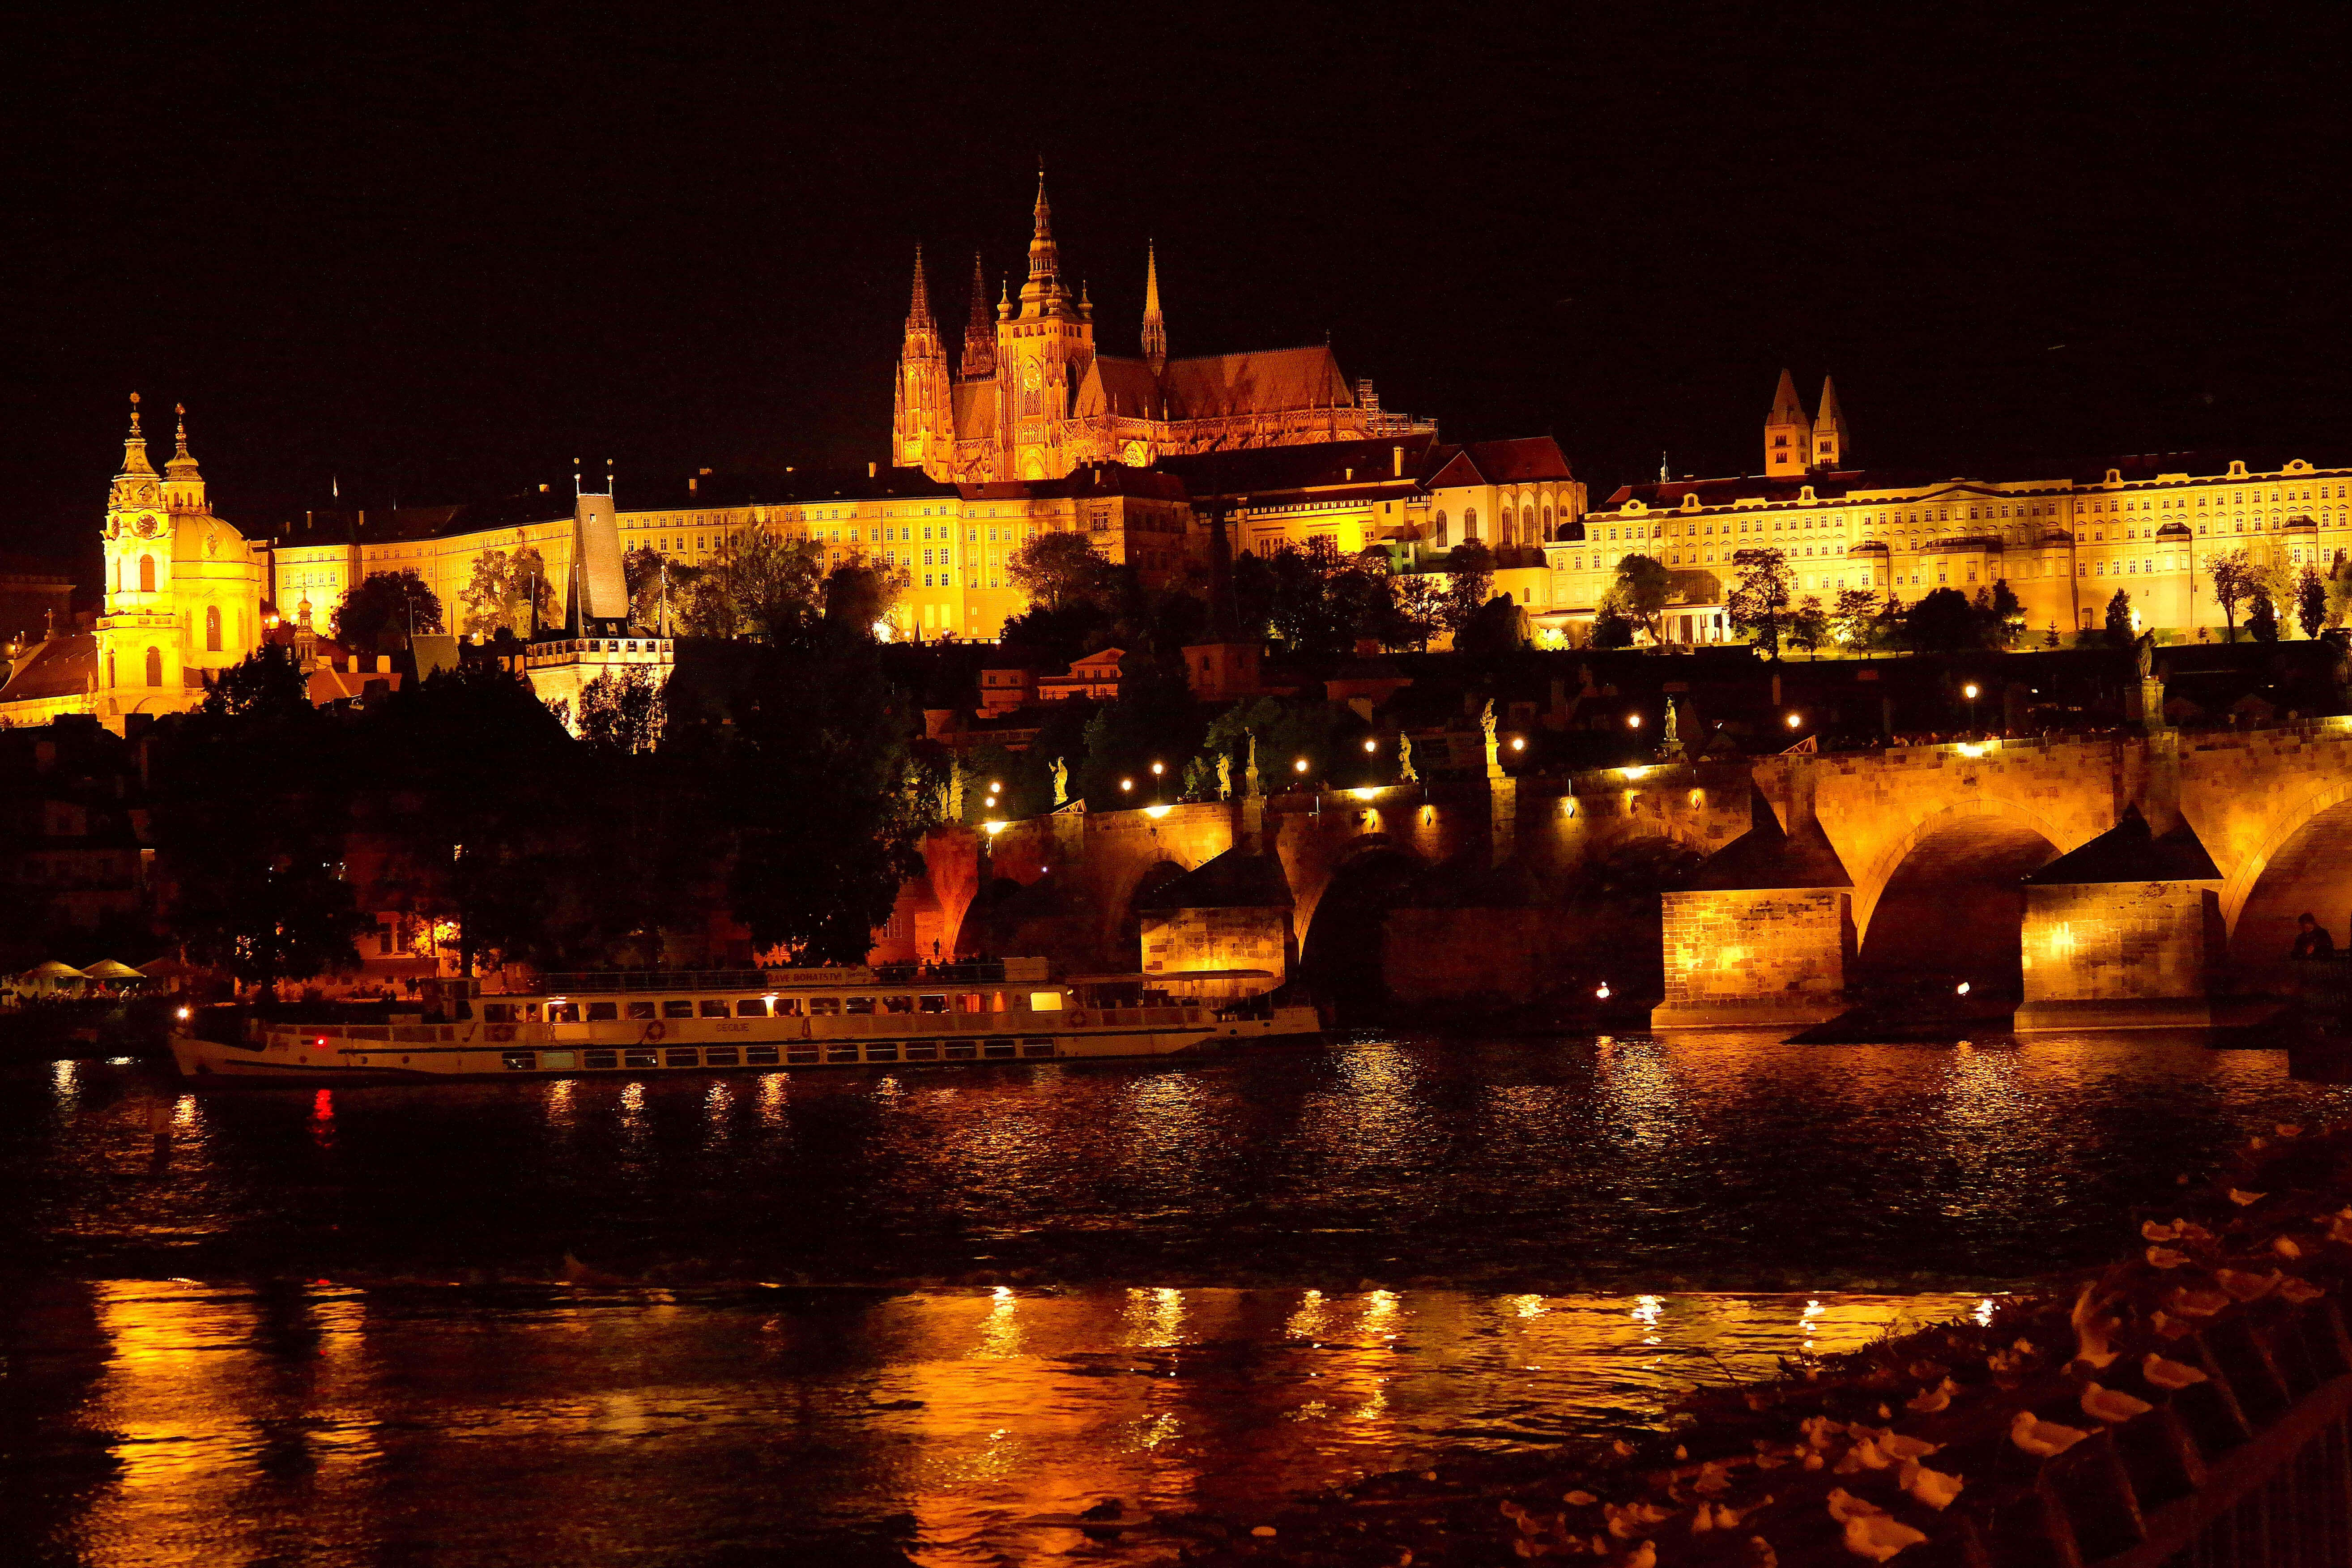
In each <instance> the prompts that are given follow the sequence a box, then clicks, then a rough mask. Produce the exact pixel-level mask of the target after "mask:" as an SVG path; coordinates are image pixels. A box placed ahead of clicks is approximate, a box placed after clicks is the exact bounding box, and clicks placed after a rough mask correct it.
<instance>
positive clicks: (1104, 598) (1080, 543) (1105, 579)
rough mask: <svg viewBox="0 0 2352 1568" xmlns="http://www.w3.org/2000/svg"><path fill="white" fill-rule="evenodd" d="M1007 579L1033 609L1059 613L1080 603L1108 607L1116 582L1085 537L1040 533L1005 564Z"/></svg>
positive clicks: (1108, 564) (1106, 564)
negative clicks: (1040, 608) (1026, 598)
mask: <svg viewBox="0 0 2352 1568" xmlns="http://www.w3.org/2000/svg"><path fill="white" fill-rule="evenodd" d="M1004 572H1005V575H1006V576H1008V577H1010V578H1012V579H1013V586H1014V587H1016V588H1018V589H1020V590H1021V591H1022V592H1023V593H1024V594H1026V595H1028V596H1029V601H1030V603H1032V604H1034V605H1045V607H1046V608H1047V609H1049V610H1058V609H1062V608H1065V607H1066V606H1067V605H1071V604H1073V603H1076V602H1078V601H1081V600H1085V601H1089V602H1092V603H1095V604H1098V605H1103V606H1105V607H1106V608H1108V606H1109V603H1110V597H1111V594H1112V591H1113V589H1114V587H1115V586H1116V579H1115V576H1114V574H1113V571H1112V567H1111V563H1109V562H1108V561H1106V560H1104V559H1103V558H1102V556H1101V555H1099V554H1097V552H1096V551H1095V546H1094V541H1092V540H1091V539H1088V538H1087V536H1086V535H1085V534H1083V533H1041V534H1039V535H1037V536H1036V537H1035V538H1034V539H1031V540H1028V541H1025V542H1024V543H1023V544H1022V545H1021V547H1020V548H1019V549H1018V550H1015V551H1014V552H1013V558H1012V559H1011V560H1010V561H1008V562H1006V563H1005V567H1004Z"/></svg>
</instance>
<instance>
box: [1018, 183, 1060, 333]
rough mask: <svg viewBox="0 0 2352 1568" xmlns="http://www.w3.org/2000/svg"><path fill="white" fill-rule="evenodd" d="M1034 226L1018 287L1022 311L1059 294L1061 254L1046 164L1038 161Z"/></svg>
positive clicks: (1025, 312)
mask: <svg viewBox="0 0 2352 1568" xmlns="http://www.w3.org/2000/svg"><path fill="white" fill-rule="evenodd" d="M1034 217H1035V219H1036V225H1035V227H1034V229H1033V230H1032V231H1031V233H1030V236H1029V281H1028V282H1027V283H1025V284H1024V285H1023V286H1022V289H1021V307H1022V310H1021V313H1022V314H1023V315H1024V316H1026V315H1034V314H1037V313H1038V312H1037V311H1036V310H1032V309H1031V307H1032V306H1033V305H1037V306H1042V305H1045V304H1046V303H1047V302H1048V301H1053V302H1058V301H1059V300H1060V299H1061V296H1062V278H1061V271H1062V261H1061V254H1060V252H1059V251H1057V250H1056V249H1055V246H1054V209H1053V207H1052V206H1051V205H1048V203H1047V202H1046V200H1045V163H1043V162H1042V161H1041V162H1040V163H1038V165H1037V205H1036V207H1035V208H1034Z"/></svg>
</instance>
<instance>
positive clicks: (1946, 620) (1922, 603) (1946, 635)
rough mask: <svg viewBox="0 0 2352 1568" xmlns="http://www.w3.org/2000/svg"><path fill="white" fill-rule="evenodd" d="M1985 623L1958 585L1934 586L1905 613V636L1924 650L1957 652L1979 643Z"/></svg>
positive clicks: (1912, 644)
mask: <svg viewBox="0 0 2352 1568" xmlns="http://www.w3.org/2000/svg"><path fill="white" fill-rule="evenodd" d="M1982 626H1983V623H1982V621H1981V620H1980V619H1979V617H1978V616H1977V613H1976V609H1975V607H1974V606H1973V605H1970V604H1969V598H1968V595H1965V594H1963V593H1961V592H1960V591H1959V590H1958V588H1934V589H1930V590H1929V591H1928V592H1927V593H1926V594H1923V595H1920V597H1919V600H1918V602H1917V603H1916V604H1915V605H1912V606H1911V607H1910V608H1909V609H1907V610H1906V611H1905V612H1904V613H1903V638H1904V640H1905V641H1906V642H1907V643H1909V644H1910V645H1911V646H1912V647H1915V648H1917V649H1919V650H1920V651H1921V652H1923V653H1956V652H1958V651H1959V650H1960V649H1961V648H1966V647H1977V646H1978V640H1979V632H1980V630H1981V628H1982Z"/></svg>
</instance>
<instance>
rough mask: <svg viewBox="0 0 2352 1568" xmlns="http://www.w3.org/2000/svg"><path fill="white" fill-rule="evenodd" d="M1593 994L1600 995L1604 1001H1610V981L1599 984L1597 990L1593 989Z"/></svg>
mask: <svg viewBox="0 0 2352 1568" xmlns="http://www.w3.org/2000/svg"><path fill="white" fill-rule="evenodd" d="M1592 994H1594V995H1595V996H1598V997H1600V998H1601V1000H1602V1001H1603V1002H1606V1001H1608V1000H1609V982H1607V981H1606V980H1604V981H1602V982H1601V984H1600V985H1599V986H1598V987H1597V988H1595V990H1594V991H1593V993H1592Z"/></svg>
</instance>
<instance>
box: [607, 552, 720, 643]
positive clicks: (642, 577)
mask: <svg viewBox="0 0 2352 1568" xmlns="http://www.w3.org/2000/svg"><path fill="white" fill-rule="evenodd" d="M621 575H622V577H623V578H624V579H625V581H626V582H627V583H628V585H629V623H630V624H631V625H632V626H635V627H636V628H637V629H638V630H639V631H646V632H653V633H656V634H657V635H658V634H660V633H663V632H666V631H667V630H669V627H668V626H665V625H664V624H663V620H662V615H663V612H664V611H665V610H667V611H668V612H669V613H670V615H671V616H673V617H675V616H676V615H677V609H678V606H679V604H680V602H681V600H682V599H683V597H684V594H683V590H684V589H685V587H686V585H687V584H689V583H691V582H692V581H693V580H694V579H695V578H697V577H698V576H700V575H701V574H700V573H699V572H698V570H697V569H696V568H694V567H690V566H681V565H679V564H678V563H677V562H675V561H672V560H671V559H670V558H669V557H668V556H667V555H664V554H663V553H662V552H660V551H658V550H656V549H655V548H654V547H653V546H652V545H650V544H640V545H638V546H637V547H636V548H635V550H632V551H630V552H628V553H627V554H626V555H624V556H622V557H621Z"/></svg>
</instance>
